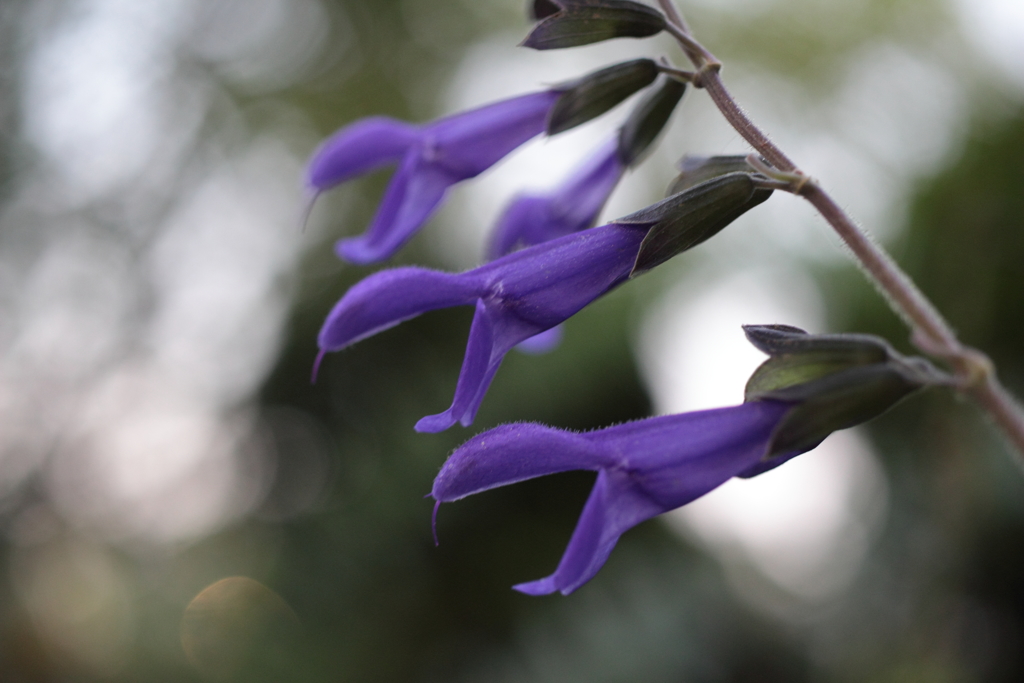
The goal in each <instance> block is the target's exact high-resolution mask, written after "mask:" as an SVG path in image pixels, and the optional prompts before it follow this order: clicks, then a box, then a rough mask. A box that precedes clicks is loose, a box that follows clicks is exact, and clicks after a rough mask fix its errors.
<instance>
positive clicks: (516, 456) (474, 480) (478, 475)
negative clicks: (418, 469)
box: [430, 422, 615, 503]
mask: <svg viewBox="0 0 1024 683" xmlns="http://www.w3.org/2000/svg"><path fill="white" fill-rule="evenodd" d="M614 464H615V461H614V459H613V458H610V457H609V456H608V453H607V452H606V451H605V450H604V449H601V448H597V447H595V446H594V445H593V444H592V443H590V442H589V441H588V440H587V439H585V438H584V437H583V435H582V434H574V433H573V432H567V431H565V430H562V429H554V428H552V427H545V426H544V425H539V424H535V423H529V422H527V423H520V424H510V425H502V426H500V427H495V428H494V429H491V430H489V431H486V432H484V433H483V434H478V435H477V436H474V437H473V438H472V439H470V440H469V441H467V442H466V443H464V444H462V445H461V446H459V447H458V448H457V449H455V452H454V453H452V455H451V457H449V458H448V460H447V462H445V464H444V466H443V467H442V468H441V471H440V472H439V473H438V475H437V478H436V479H435V480H434V488H433V490H432V491H431V494H430V495H431V496H433V498H434V499H435V500H438V501H441V502H443V503H448V502H451V501H454V500H459V499H460V498H465V497H466V496H469V495H472V494H474V493H480V492H481V491H487V490H488V489H493V488H497V487H499V486H507V485H509V484H515V483H517V482H520V481H526V480H527V479H533V478H534V477H540V476H544V475H546V474H555V473H557V472H568V471H570V470H596V469H599V468H601V467H609V466H612V465H614Z"/></svg>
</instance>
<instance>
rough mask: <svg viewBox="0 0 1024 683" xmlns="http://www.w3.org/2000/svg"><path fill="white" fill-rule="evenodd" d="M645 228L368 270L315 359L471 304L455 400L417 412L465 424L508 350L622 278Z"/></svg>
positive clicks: (610, 228) (429, 426)
mask: <svg viewBox="0 0 1024 683" xmlns="http://www.w3.org/2000/svg"><path fill="white" fill-rule="evenodd" d="M649 227H650V226H649V225H618V224H615V223H612V224H609V225H604V226H601V227H598V228H593V229H591V230H585V231H583V232H578V233H574V234H571V235H566V236H565V237H561V238H558V239H555V240H551V241H549V242H545V243H544V244H539V245H536V246H533V247H529V248H527V249H523V250H521V251H517V252H515V253H512V254H509V255H508V256H503V257H502V258H499V259H497V260H495V261H492V262H491V263H487V264H485V265H483V266H480V267H479V268H474V269H473V270H469V271H466V272H464V273H443V272H439V271H436V270H428V269H426V268H395V269H392V270H382V271H380V272H377V273H374V274H373V275H371V276H369V277H367V278H366V279H365V280H362V281H361V282H359V283H357V284H356V285H355V286H353V287H352V288H351V289H350V290H349V291H348V292H346V293H345V296H343V297H342V298H341V300H340V301H339V302H338V303H337V304H335V306H334V308H333V309H332V310H331V312H330V314H329V315H328V316H327V320H325V321H324V325H323V327H322V328H321V330H320V336H319V339H318V343H319V345H320V349H321V351H320V357H321V358H322V357H323V355H324V353H326V352H328V351H338V350H340V349H343V348H345V347H346V346H348V345H349V344H353V343H355V342H357V341H359V340H360V339H365V338H366V337H369V336H371V335H373V334H376V333H377V332H380V331H382V330H386V329H387V328H389V327H392V326H394V325H397V324H398V323H400V322H402V321H403V320H409V319H410V318H414V317H416V316H418V315H419V314H421V313H425V312H427V311H432V310H434V309H438V308H448V307H450V306H462V305H475V306H476V315H475V316H474V317H473V324H472V326H471V327H470V331H469V343H468V344H467V346H466V356H465V359H464V360H463V363H462V370H461V372H460V374H459V380H458V384H457V385H456V389H455V397H454V399H453V401H452V405H451V407H450V408H449V409H448V410H446V411H444V412H443V413H440V414H438V415H430V416H428V417H425V418H423V419H422V420H420V421H419V422H418V423H416V430H417V431H421V432H440V431H443V430H445V429H447V428H448V427H451V426H452V425H454V424H455V423H456V422H461V423H462V424H463V425H467V426H468V425H469V424H471V423H472V422H473V418H474V416H475V415H476V412H477V409H478V408H479V407H480V403H481V401H483V397H484V393H485V392H486V391H487V387H488V386H489V385H490V383H491V380H492V379H493V378H494V374H495V373H496V372H497V370H498V366H499V365H501V361H502V359H503V358H504V357H505V354H506V353H507V352H508V351H509V350H510V349H511V348H512V347H513V346H515V345H516V344H518V343H519V342H521V341H523V340H525V339H528V338H530V337H533V336H535V335H537V334H539V333H541V332H544V331H545V330H548V329H550V328H552V327H554V326H555V325H558V324H559V323H561V322H563V321H564V320H566V319H568V318H569V317H570V316H572V315H573V314H574V313H576V312H577V311H579V310H580V309H581V308H583V307H584V306H586V305H587V304H589V303H590V302H591V301H593V300H594V299H596V298H598V297H599V296H601V295H602V294H604V293H605V292H607V291H608V290H610V289H612V288H613V287H615V286H616V285H618V284H620V283H621V282H623V281H624V280H626V278H628V277H629V273H630V271H631V270H632V268H633V262H634V261H635V260H636V255H637V252H638V251H639V249H640V243H641V241H642V240H643V238H644V236H645V235H646V234H647V230H648V228H649ZM319 360H320V359H319V358H318V360H317V363H318V364H319Z"/></svg>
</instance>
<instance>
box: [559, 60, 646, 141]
mask: <svg viewBox="0 0 1024 683" xmlns="http://www.w3.org/2000/svg"><path fill="white" fill-rule="evenodd" d="M657 77H658V67H657V65H656V64H655V63H654V62H653V61H652V60H650V59H635V60H633V61H630V62H622V63H621V64H613V65H612V66H609V67H607V68H604V69H601V70H599V71H595V72H593V73H590V74H587V75H586V76H583V77H582V78H579V79H577V80H575V81H571V82H569V83H565V84H563V85H561V86H555V89H556V90H562V96H561V97H559V98H558V101H557V102H555V106H554V107H552V109H551V114H550V115H549V116H548V129H547V133H548V135H555V134H556V133H561V132H562V131H566V130H569V129H570V128H573V127H575V126H578V125H580V124H581V123H586V122H587V121H589V120H590V119H593V118H597V117H598V116H600V115H601V114H603V113H605V112H606V111H608V110H609V109H611V108H612V107H614V106H615V105H617V104H618V103H619V102H622V101H623V100H624V99H626V98H627V97H629V96H630V95H632V94H633V93H635V92H636V91H638V90H640V89H641V88H645V87H647V86H648V85H650V84H651V83H653V82H654V79H655V78H657Z"/></svg>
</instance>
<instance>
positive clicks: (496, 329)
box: [415, 301, 542, 433]
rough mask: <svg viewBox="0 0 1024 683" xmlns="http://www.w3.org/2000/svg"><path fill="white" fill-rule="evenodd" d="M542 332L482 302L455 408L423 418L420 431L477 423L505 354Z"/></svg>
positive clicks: (478, 307) (459, 382)
mask: <svg viewBox="0 0 1024 683" xmlns="http://www.w3.org/2000/svg"><path fill="white" fill-rule="evenodd" d="M541 331H542V328H540V327H538V326H536V325H533V324H531V323H529V322H527V321H525V320H521V319H520V318H517V317H515V316H507V315H504V314H503V312H502V311H500V310H496V309H495V307H494V305H493V304H488V303H485V302H484V301H478V302H477V305H476V315H474V316H473V326H472V327H471V328H470V330H469V342H468V343H467V344H466V356H465V358H464V359H463V361H462V370H461V371H460V372H459V381H458V384H457V385H456V387H455V397H454V398H453V399H452V405H451V407H450V408H449V409H448V410H446V411H444V412H443V413H439V414H437V415H428V416H427V417H424V418H423V419H421V420H420V421H419V422H417V423H416V427H415V429H416V431H418V432H429V433H436V432H442V431H444V430H446V429H448V428H449V427H451V426H452V425H454V424H455V423H456V422H460V423H462V426H463V427H468V426H469V425H471V424H473V418H475V417H476V413H477V411H478V410H479V409H480V404H481V403H482V402H483V400H484V394H486V393H487V388H488V387H489V386H490V385H491V381H492V380H493V379H494V375H495V374H496V373H497V372H498V368H499V367H501V361H502V360H504V359H505V354H506V353H508V352H509V350H510V349H511V348H512V347H514V346H515V345H516V344H518V343H520V342H522V341H524V340H526V339H530V338H531V337H534V336H536V335H537V333H538V332H541Z"/></svg>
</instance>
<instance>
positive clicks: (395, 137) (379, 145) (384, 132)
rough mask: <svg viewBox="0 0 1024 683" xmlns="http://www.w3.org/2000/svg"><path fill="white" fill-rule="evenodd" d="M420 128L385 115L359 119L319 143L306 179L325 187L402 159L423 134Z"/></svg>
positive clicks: (320, 188) (310, 162)
mask: <svg viewBox="0 0 1024 683" xmlns="http://www.w3.org/2000/svg"><path fill="white" fill-rule="evenodd" d="M420 134H421V133H420V130H419V129H418V128H417V127H415V126H410V125H409V124H407V123H403V122H401V121H396V120H394V119H389V118H384V117H373V118H368V119H363V120H361V121H357V122H356V123H353V124H352V125H350V126H346V127H345V128H342V129H341V130H339V131H338V132H336V133H334V134H333V135H331V136H330V137H329V138H327V139H326V140H324V141H323V142H322V143H320V146H319V147H317V149H316V151H315V152H313V156H312V157H311V158H310V160H309V166H308V169H307V182H308V183H309V185H310V186H312V187H315V188H316V189H318V190H325V189H327V188H329V187H333V186H334V185H337V184H338V183H342V182H344V181H346V180H349V179H350V178H354V177H355V176H358V175H362V174H363V173H367V172H369V171H371V170H373V169H375V168H377V167H379V166H384V165H386V164H392V163H395V162H397V161H398V160H399V159H401V158H402V157H403V156H404V155H405V153H406V152H407V151H408V150H409V149H410V147H412V146H413V145H414V144H415V143H416V142H417V140H419V138H420Z"/></svg>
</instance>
